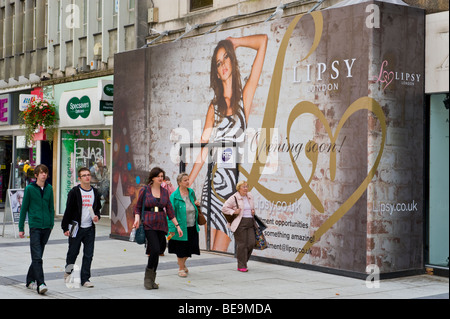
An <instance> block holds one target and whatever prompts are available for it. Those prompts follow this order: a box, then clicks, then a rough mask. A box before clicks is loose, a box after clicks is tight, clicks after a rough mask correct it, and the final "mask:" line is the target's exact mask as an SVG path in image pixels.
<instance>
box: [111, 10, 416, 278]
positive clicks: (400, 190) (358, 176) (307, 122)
mask: <svg viewBox="0 0 450 319" xmlns="http://www.w3.org/2000/svg"><path fill="white" fill-rule="evenodd" d="M423 57H424V12H423V11H422V10H419V9H416V8H411V7H408V6H397V5H392V4H387V3H383V2H377V1H375V2H373V1H369V2H365V3H362V4H358V5H352V6H346V7H340V8H331V9H328V10H323V11H318V12H314V13H312V14H306V15H299V16H295V17H288V18H284V19H279V20H275V21H272V22H267V23H262V24H258V25H250V26H246V27H242V28H239V29H231V30H226V31H220V32H216V33H213V34H208V35H203V36H200V37H195V38H189V39H183V40H180V41H177V42H172V43H167V44H161V45H158V46H154V47H150V48H147V49H141V50H135V51H131V52H126V53H121V54H118V55H116V58H115V84H116V86H115V91H116V92H115V97H114V98H115V110H114V149H113V152H114V153H113V190H112V192H113V201H112V229H111V232H112V235H116V236H127V234H129V232H130V231H131V227H132V223H133V221H134V218H133V215H132V214H133V213H132V211H133V206H134V205H135V203H136V200H137V192H138V190H139V188H140V187H141V185H142V184H143V183H145V182H146V179H147V176H148V172H149V170H150V168H152V167H155V166H159V167H161V168H163V169H164V170H165V172H166V175H167V176H169V177H170V178H171V180H172V182H173V184H175V185H176V176H177V174H178V173H179V170H180V162H181V160H182V161H183V162H184V163H186V166H185V171H186V173H188V174H189V178H190V184H191V187H192V188H193V189H194V190H195V192H196V194H197V197H198V198H199V199H201V200H202V206H203V211H204V213H206V215H207V216H208V218H209V219H210V221H209V223H210V225H211V227H210V237H209V238H210V248H211V249H213V250H218V251H228V252H232V251H234V238H233V233H232V232H231V231H230V230H229V229H228V227H227V225H226V221H225V218H224V217H223V215H222V214H221V212H220V209H221V206H222V204H223V202H224V201H225V200H226V199H227V198H228V197H229V196H230V195H231V194H233V193H234V192H235V191H236V190H235V185H236V183H237V181H239V180H246V181H248V185H249V191H250V192H251V193H252V194H253V195H254V197H255V205H256V211H257V214H258V215H259V216H260V217H261V218H262V219H263V220H264V221H265V222H266V224H267V226H268V228H267V229H266V230H265V236H266V239H267V241H268V242H269V248H268V249H266V250H263V251H254V252H253V254H254V255H256V256H261V257H265V258H269V259H278V260H284V261H288V262H297V263H304V264H309V265H315V266H320V267H329V268H333V269H338V270H345V271H351V272H355V273H364V272H365V271H366V267H367V265H371V264H373V265H376V266H377V267H379V269H380V271H381V272H383V273H390V272H398V271H409V270H414V269H420V268H422V245H423V238H422V210H423V190H422V184H423V182H422V179H423V158H422V154H423V145H422V141H423V136H422V135H423V124H422V122H423V105H422V102H423V91H424V82H423V74H424V61H423V60H424V59H423ZM116 105H117V108H116ZM200 143H211V144H210V146H209V147H207V146H205V144H200ZM222 143H227V144H226V146H225V147H220V144H222ZM217 144H219V146H217ZM189 145H190V146H192V147H189ZM201 145H203V146H204V147H200V146H201ZM211 145H212V146H211ZM233 145H234V147H233ZM180 148H182V152H181V153H180ZM180 154H181V155H180ZM228 161H232V162H231V165H227V162H228ZM236 164H238V165H236ZM208 165H210V166H209V167H210V168H211V171H212V182H211V183H208V179H207V176H206V175H207V171H208ZM208 194H210V195H208ZM206 231H207V230H204V227H202V229H201V236H200V237H201V243H202V246H203V248H206V238H207V236H206Z"/></svg>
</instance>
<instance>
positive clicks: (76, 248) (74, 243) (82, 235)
mask: <svg viewBox="0 0 450 319" xmlns="http://www.w3.org/2000/svg"><path fill="white" fill-rule="evenodd" d="M94 241H95V227H94V226H91V227H89V228H81V227H80V228H79V229H78V233H77V237H75V238H72V237H69V251H68V252H67V257H66V272H68V273H69V272H71V271H72V270H73V265H74V264H75V262H76V260H77V257H78V254H79V253H80V248H81V243H83V262H82V264H81V273H80V277H81V285H84V283H85V282H86V281H89V278H91V264H92V259H93V257H94Z"/></svg>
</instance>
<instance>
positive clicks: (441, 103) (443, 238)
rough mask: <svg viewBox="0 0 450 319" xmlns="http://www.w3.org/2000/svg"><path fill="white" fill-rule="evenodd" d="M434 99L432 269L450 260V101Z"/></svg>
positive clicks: (431, 209)
mask: <svg viewBox="0 0 450 319" xmlns="http://www.w3.org/2000/svg"><path fill="white" fill-rule="evenodd" d="M446 98H447V97H446V95H445V94H434V95H432V96H431V99H430V159H429V160H430V173H429V174H430V189H429V194H430V195H429V196H430V201H429V202H430V204H429V221H428V222H429V237H428V241H429V243H428V244H429V256H428V259H429V260H428V262H429V264H431V265H435V266H443V267H448V262H449V261H448V258H449V229H448V225H449V214H448V212H449V197H448V193H449V191H450V190H449V166H448V162H449V157H448V154H449V141H448V136H449V134H448V132H449V131H448V124H449V120H448V116H449V110H448V108H447V107H448V100H447V102H445V101H446Z"/></svg>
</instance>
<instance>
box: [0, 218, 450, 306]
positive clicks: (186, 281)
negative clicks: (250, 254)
mask: <svg viewBox="0 0 450 319" xmlns="http://www.w3.org/2000/svg"><path fill="white" fill-rule="evenodd" d="M2 220H3V216H2V214H1V213H0V299H97V300H98V299H155V300H162V299H170V300H177V301H178V302H179V303H180V305H181V304H182V305H183V307H184V305H186V308H183V309H181V308H180V309H181V310H178V311H185V312H188V311H189V309H188V308H187V307H188V303H192V304H196V302H197V303H198V302H200V300H203V302H204V301H205V300H211V301H213V300H221V302H226V300H229V301H230V302H232V301H233V300H239V301H245V300H247V301H249V302H255V301H258V300H269V299H270V300H276V299H280V300H282V299H285V300H286V299H289V300H293V299H447V300H448V299H449V279H448V278H446V277H439V276H433V275H428V274H424V275H418V276H411V277H402V278H396V279H386V280H381V281H380V282H379V286H378V287H372V288H369V287H367V285H366V281H365V280H361V279H355V278H349V277H344V276H340V275H334V274H328V273H323V272H318V271H313V270H305V269H299V268H293V267H289V266H283V265H277V264H273V263H266V262H260V261H255V260H250V261H249V265H248V266H249V272H247V273H240V272H238V271H237V270H236V260H235V259H234V257H233V256H231V255H229V254H219V253H211V252H206V251H202V252H201V255H200V256H193V258H190V259H189V260H188V262H187V267H188V268H189V275H188V277H187V278H180V277H178V276H177V271H178V265H177V261H176V256H175V255H173V254H168V253H167V251H166V253H165V255H164V256H162V257H160V260H159V267H158V270H157V280H156V282H157V283H159V285H160V289H158V290H145V289H144V286H143V279H144V269H145V266H146V262H147V257H146V255H145V252H144V247H143V246H139V245H137V244H136V243H132V242H129V241H123V240H117V239H111V238H110V236H109V235H110V227H109V224H108V223H104V224H103V223H100V224H99V225H97V234H96V243H95V254H94V260H93V263H92V277H91V282H92V283H93V284H94V285H95V287H94V288H77V287H68V286H67V285H66V283H65V282H64V280H63V273H64V266H65V257H66V253H67V247H68V244H67V238H66V237H64V235H63V234H62V231H61V228H60V221H58V220H56V221H55V227H54V229H53V231H52V234H51V237H50V240H49V243H48V244H47V246H46V249H45V253H44V274H45V281H46V284H47V286H48V289H49V290H48V292H47V293H46V294H45V295H38V294H37V293H36V292H35V291H32V290H29V289H27V288H26V287H25V278H26V273H27V270H28V267H29V264H30V262H31V261H30V250H29V239H28V238H25V239H20V238H17V239H16V238H14V230H13V226H12V225H11V224H9V225H6V226H5V235H4V236H3V237H1V233H2V223H1V222H2ZM105 220H106V218H105ZM106 221H107V222H108V221H109V220H106ZM16 227H17V226H16ZM27 234H28V229H27ZM81 256H82V253H81V252H80V256H79V257H78V259H77V264H79V266H80V267H81ZM180 307H181V306H180ZM194 310H195V309H194V308H193V310H192V311H194ZM197 310H198V309H197ZM200 310H201V309H200ZM200 310H199V311H200ZM235 310H236V309H235ZM247 310H248V311H256V310H257V309H256V308H253V309H247ZM260 310H261V309H260ZM262 310H264V309H262ZM266 310H267V309H266ZM227 311H228V310H227Z"/></svg>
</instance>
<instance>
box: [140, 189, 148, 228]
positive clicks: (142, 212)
mask: <svg viewBox="0 0 450 319" xmlns="http://www.w3.org/2000/svg"><path fill="white" fill-rule="evenodd" d="M146 195H147V186H145V189H144V197H143V198H142V210H141V222H143V221H144V208H145V196H146Z"/></svg>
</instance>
